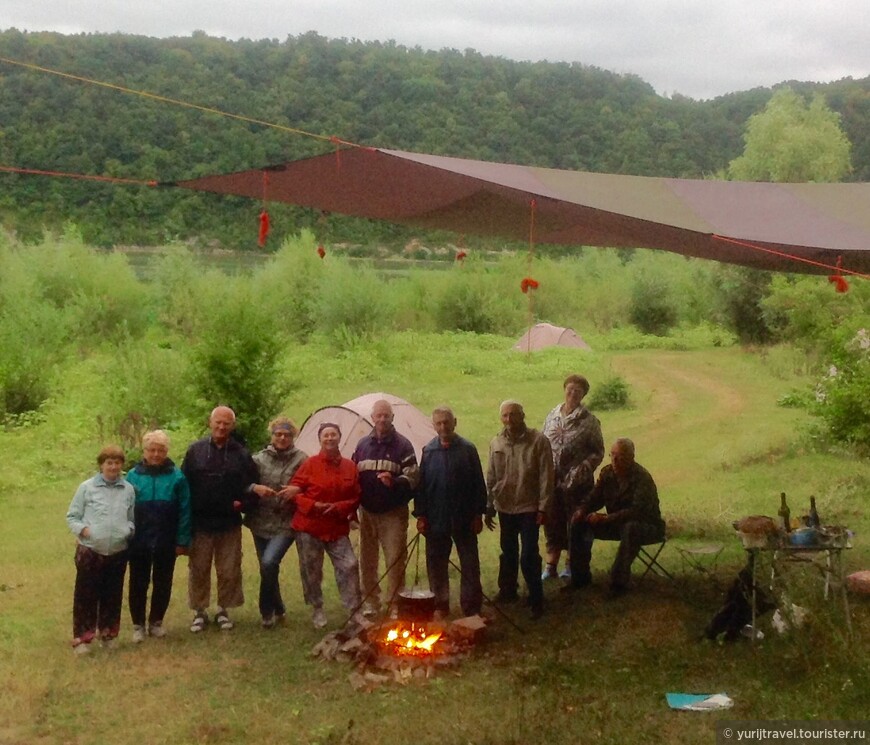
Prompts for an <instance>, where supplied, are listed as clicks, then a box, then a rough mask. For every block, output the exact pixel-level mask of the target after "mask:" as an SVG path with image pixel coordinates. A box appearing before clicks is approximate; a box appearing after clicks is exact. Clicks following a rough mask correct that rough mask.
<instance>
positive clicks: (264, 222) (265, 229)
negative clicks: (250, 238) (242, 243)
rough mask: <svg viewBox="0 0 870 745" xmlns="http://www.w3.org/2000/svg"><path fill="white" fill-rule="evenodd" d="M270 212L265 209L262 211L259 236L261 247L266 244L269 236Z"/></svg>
mask: <svg viewBox="0 0 870 745" xmlns="http://www.w3.org/2000/svg"><path fill="white" fill-rule="evenodd" d="M269 227H270V226H269V213H268V212H266V210H263V211H262V212H261V213H260V235H259V237H258V238H257V245H258V246H259V247H260V248H263V246H265V245H266V238H268V237H269Z"/></svg>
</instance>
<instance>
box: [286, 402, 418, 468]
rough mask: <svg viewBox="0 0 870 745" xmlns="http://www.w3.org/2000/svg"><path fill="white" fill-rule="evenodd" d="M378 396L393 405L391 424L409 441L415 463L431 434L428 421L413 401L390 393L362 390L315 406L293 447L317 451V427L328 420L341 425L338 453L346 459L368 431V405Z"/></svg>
mask: <svg viewBox="0 0 870 745" xmlns="http://www.w3.org/2000/svg"><path fill="white" fill-rule="evenodd" d="M382 399H383V400H384V401H387V402H389V404H390V405H391V406H392V407H393V415H394V419H393V426H394V427H395V428H396V431H397V432H398V433H399V434H402V435H404V436H405V437H407V438H408V439H409V440H410V441H411V444H412V445H413V446H414V451H415V452H416V453H417V462H419V461H420V457H421V455H422V453H423V446H424V445H425V444H426V443H427V442H429V440H431V439H432V438H433V437H435V429H434V427H433V426H432V420H431V419H430V418H429V417H428V416H426V415H425V414H424V413H423V412H422V411H420V410H419V409H418V408H417V407H415V406H414V405H413V404H411V403H409V402H408V401H405V399H403V398H399V397H398V396H394V395H392V394H391V393H366V394H365V395H363V396H359V397H358V398H355V399H353V400H351V401H347V402H346V403H343V404H341V405H337V406H324V407H323V408H320V409H317V411H315V412H314V413H313V414H312V415H311V416H309V417H308V419H306V420H305V423H304V424H303V425H302V428H301V429H300V430H299V436H298V437H297V438H296V447H298V448H299V449H300V450H302V451H303V452H305V453H308V454H309V455H314V454H315V453H318V452H319V451H320V444H319V442H318V440H317V428H318V427H319V426H320V425H321V424H322V423H323V422H332V423H333V424H337V425H338V426H339V427H340V428H341V445H340V449H341V454H342V455H343V456H344V457H345V458H350V456H351V455H352V454H353V451H354V450H355V449H356V445H357V443H358V442H359V441H360V439H361V438H363V437H365V436H366V435H367V434H369V433H370V432H371V431H372V427H373V426H374V425H373V424H372V419H371V414H372V406H374V404H375V401H380V400H382Z"/></svg>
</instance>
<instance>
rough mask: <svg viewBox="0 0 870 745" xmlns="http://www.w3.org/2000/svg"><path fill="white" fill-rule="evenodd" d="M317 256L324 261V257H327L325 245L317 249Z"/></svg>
mask: <svg viewBox="0 0 870 745" xmlns="http://www.w3.org/2000/svg"><path fill="white" fill-rule="evenodd" d="M317 255H318V256H319V257H320V258H321V259H322V258H323V257H324V256H326V249H325V248H324V247H323V244H322V243H321V244H320V245H319V246H318V247H317Z"/></svg>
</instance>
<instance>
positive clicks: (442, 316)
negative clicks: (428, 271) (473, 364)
mask: <svg viewBox="0 0 870 745" xmlns="http://www.w3.org/2000/svg"><path fill="white" fill-rule="evenodd" d="M522 279H523V278H522V276H521V275H520V274H519V273H516V274H514V273H513V272H510V271H505V270H503V269H501V268H499V267H493V268H488V267H487V266H486V265H485V264H484V262H483V261H482V260H481V259H478V258H469V259H466V260H465V262H463V263H461V264H457V265H455V266H454V267H453V268H451V269H450V270H449V271H448V272H447V273H446V275H445V276H442V277H441V278H440V279H439V282H438V287H437V290H436V293H435V298H434V301H435V302H434V308H433V313H434V316H435V320H436V325H437V328H438V329H439V330H441V331H473V332H475V333H478V334H498V333H506V334H514V333H516V332H517V330H518V329H520V328H522V326H523V324H524V317H525V313H524V308H525V306H526V301H525V300H524V299H523V294H522V292H521V290H520V283H521V281H522ZM530 292H536V290H530Z"/></svg>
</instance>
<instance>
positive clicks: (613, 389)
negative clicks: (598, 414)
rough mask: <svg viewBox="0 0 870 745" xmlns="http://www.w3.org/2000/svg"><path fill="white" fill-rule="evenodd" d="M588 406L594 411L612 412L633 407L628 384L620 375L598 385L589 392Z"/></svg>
mask: <svg viewBox="0 0 870 745" xmlns="http://www.w3.org/2000/svg"><path fill="white" fill-rule="evenodd" d="M586 405H587V406H588V407H589V408H590V409H591V410H592V411H612V410H614V409H627V408H630V407H631V395H630V393H629V389H628V383H626V382H625V380H624V379H623V378H621V377H620V376H619V375H614V376H613V377H611V378H608V379H607V380H605V381H604V382H602V383H596V384H595V385H594V386H592V390H591V391H590V392H589V397H588V398H587V399H586Z"/></svg>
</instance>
